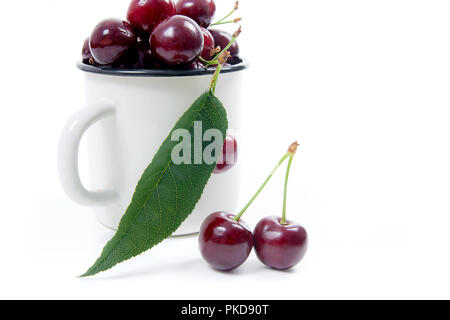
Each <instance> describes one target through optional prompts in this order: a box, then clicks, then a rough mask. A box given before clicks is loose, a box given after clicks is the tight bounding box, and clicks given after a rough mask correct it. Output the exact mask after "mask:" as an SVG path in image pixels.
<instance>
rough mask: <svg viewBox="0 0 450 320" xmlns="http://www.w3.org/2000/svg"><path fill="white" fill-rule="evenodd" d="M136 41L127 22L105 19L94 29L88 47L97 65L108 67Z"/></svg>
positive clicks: (122, 55)
mask: <svg viewBox="0 0 450 320" xmlns="http://www.w3.org/2000/svg"><path fill="white" fill-rule="evenodd" d="M136 41H137V38H136V35H135V33H134V31H133V29H132V28H131V25H130V24H129V23H128V22H125V21H121V20H119V19H107V20H103V21H102V22H100V23H99V24H98V25H97V26H96V27H95V28H94V31H92V34H91V37H90V41H89V46H90V49H91V53H92V56H93V57H94V59H95V61H96V62H97V63H99V64H101V65H110V64H113V63H117V62H118V61H119V60H120V59H121V58H123V57H124V56H125V55H126V53H127V51H128V50H130V49H131V48H132V47H133V46H134V45H135V44H136Z"/></svg>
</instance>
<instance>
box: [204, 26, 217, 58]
mask: <svg viewBox="0 0 450 320" xmlns="http://www.w3.org/2000/svg"><path fill="white" fill-rule="evenodd" d="M201 29H202V33H203V40H204V44H203V51H202V54H201V57H202V58H203V59H205V60H207V61H209V60H211V51H212V50H214V49H215V47H216V46H215V43H214V38H213V36H212V34H211V32H209V31H208V29H205V28H201Z"/></svg>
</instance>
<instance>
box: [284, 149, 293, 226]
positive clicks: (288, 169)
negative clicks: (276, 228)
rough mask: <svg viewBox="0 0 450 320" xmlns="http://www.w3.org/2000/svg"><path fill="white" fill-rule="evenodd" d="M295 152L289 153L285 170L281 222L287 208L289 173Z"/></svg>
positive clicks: (285, 221)
mask: <svg viewBox="0 0 450 320" xmlns="http://www.w3.org/2000/svg"><path fill="white" fill-rule="evenodd" d="M294 156H295V153H291V154H290V155H289V163H288V167H287V172H286V180H285V182H284V197H283V217H282V218H281V224H286V223H287V220H286V208H287V189H288V182H289V173H290V172H291V166H292V161H293V160H294Z"/></svg>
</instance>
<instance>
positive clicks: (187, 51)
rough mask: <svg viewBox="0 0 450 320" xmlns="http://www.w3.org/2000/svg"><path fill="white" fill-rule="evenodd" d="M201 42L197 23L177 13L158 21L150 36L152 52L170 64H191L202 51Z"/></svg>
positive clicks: (201, 35) (200, 33)
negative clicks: (160, 21)
mask: <svg viewBox="0 0 450 320" xmlns="http://www.w3.org/2000/svg"><path fill="white" fill-rule="evenodd" d="M203 44H204V39H203V33H202V30H201V29H200V27H199V26H198V24H197V23H196V22H195V21H194V20H192V19H191V18H188V17H184V16H179V15H176V16H173V17H170V18H169V19H167V20H166V21H164V22H162V23H160V24H159V25H158V26H157V27H156V28H155V30H154V31H153V33H152V35H151V36H150V48H151V51H152V54H153V55H155V56H156V57H157V58H158V59H159V60H161V62H163V63H165V64H167V65H170V66H180V65H188V64H191V63H192V62H194V61H195V60H196V59H197V58H198V57H199V56H200V54H201V53H202V51H203Z"/></svg>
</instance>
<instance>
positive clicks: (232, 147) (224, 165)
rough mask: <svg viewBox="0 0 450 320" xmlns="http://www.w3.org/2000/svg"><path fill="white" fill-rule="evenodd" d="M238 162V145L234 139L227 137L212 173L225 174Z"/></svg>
mask: <svg viewBox="0 0 450 320" xmlns="http://www.w3.org/2000/svg"><path fill="white" fill-rule="evenodd" d="M237 160H238V144H237V141H236V139H235V138H234V137H232V136H230V135H227V137H226V138H225V142H224V144H223V153H222V155H221V157H220V158H219V161H218V162H217V166H216V168H215V169H214V173H216V174H221V173H225V172H227V171H228V170H230V169H231V168H233V167H234V166H235V165H236V163H237Z"/></svg>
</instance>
